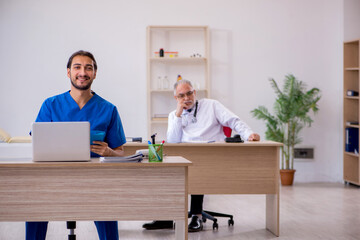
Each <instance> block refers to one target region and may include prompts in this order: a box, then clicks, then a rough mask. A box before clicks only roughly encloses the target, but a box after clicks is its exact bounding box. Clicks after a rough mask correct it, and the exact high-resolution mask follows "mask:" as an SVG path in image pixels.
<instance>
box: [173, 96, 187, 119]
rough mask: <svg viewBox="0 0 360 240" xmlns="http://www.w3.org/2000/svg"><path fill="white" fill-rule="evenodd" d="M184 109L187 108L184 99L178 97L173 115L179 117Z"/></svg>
mask: <svg viewBox="0 0 360 240" xmlns="http://www.w3.org/2000/svg"><path fill="white" fill-rule="evenodd" d="M184 109H187V105H186V104H185V100H184V99H178V100H177V106H176V112H175V115H176V116H177V117H180V116H181V114H182V112H183V110H184Z"/></svg>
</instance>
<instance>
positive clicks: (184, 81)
mask: <svg viewBox="0 0 360 240" xmlns="http://www.w3.org/2000/svg"><path fill="white" fill-rule="evenodd" d="M181 84H188V85H189V86H190V87H192V88H194V87H193V85H192V83H191V82H190V81H189V80H186V79H181V80H179V81H176V83H175V84H174V96H176V88H177V86H179V85H181Z"/></svg>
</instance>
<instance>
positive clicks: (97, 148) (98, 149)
mask: <svg viewBox="0 0 360 240" xmlns="http://www.w3.org/2000/svg"><path fill="white" fill-rule="evenodd" d="M93 144H96V145H91V146H90V150H91V151H92V152H93V153H96V154H99V155H100V156H104V157H106V156H112V149H111V148H109V146H108V144H107V143H106V142H100V141H93Z"/></svg>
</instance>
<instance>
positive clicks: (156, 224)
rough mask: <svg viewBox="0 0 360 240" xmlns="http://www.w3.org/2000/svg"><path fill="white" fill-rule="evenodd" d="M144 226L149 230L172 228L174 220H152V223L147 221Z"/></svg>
mask: <svg viewBox="0 0 360 240" xmlns="http://www.w3.org/2000/svg"><path fill="white" fill-rule="evenodd" d="M142 227H143V228H145V229H147V230H155V229H169V228H170V229H172V228H173V227H174V222H173V221H152V222H151V223H145V224H144V225H143V226H142Z"/></svg>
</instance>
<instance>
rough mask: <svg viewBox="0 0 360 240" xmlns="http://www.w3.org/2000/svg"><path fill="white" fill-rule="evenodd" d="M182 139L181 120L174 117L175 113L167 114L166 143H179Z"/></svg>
mask: <svg viewBox="0 0 360 240" xmlns="http://www.w3.org/2000/svg"><path fill="white" fill-rule="evenodd" d="M181 138H182V119H181V117H177V116H176V115H175V111H174V112H171V113H170V114H169V118H168V130H167V137H166V139H167V142H169V143H179V142H181Z"/></svg>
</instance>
